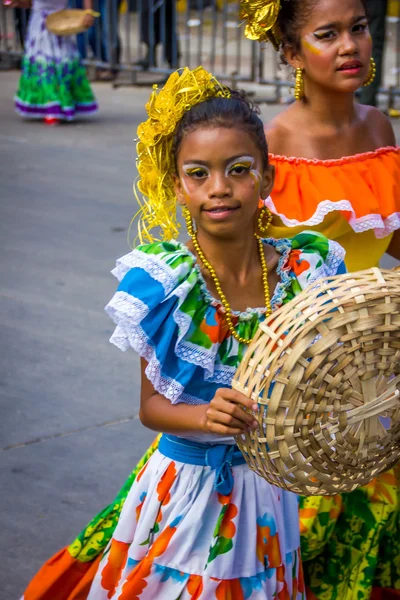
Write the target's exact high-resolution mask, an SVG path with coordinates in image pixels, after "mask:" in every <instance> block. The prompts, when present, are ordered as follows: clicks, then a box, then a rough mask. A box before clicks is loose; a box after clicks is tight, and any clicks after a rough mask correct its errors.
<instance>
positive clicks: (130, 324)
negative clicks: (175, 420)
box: [105, 286, 235, 404]
mask: <svg viewBox="0 0 400 600" xmlns="http://www.w3.org/2000/svg"><path fill="white" fill-rule="evenodd" d="M186 287H187V286H186ZM183 297H186V294H185V295H184V296H183ZM149 310H150V309H149V307H148V306H147V305H146V304H144V302H142V301H141V300H139V299H138V298H136V297H134V296H131V295H130V294H129V293H127V292H123V291H117V292H116V293H115V294H114V296H113V298H112V299H111V300H110V302H109V303H108V304H107V306H106V308H105V311H106V313H107V314H108V315H109V316H110V317H111V319H112V320H113V321H114V323H115V324H116V328H115V330H114V333H113V334H112V336H111V338H110V342H111V343H112V344H114V345H115V346H117V348H119V349H120V350H122V351H123V352H125V351H126V350H128V349H129V348H133V350H135V352H137V353H138V354H139V355H140V356H142V357H143V358H144V359H146V361H147V362H148V366H147V369H146V375H147V377H148V379H149V381H151V383H152V384H153V386H154V388H155V389H156V390H157V392H159V393H160V394H162V395H163V396H165V397H166V398H168V400H170V401H171V402H172V404H175V403H177V402H187V403H189V404H202V403H204V402H205V401H204V400H202V399H200V398H196V397H194V396H190V395H188V394H186V393H183V390H184V388H183V386H182V384H180V383H179V382H178V381H176V380H174V379H171V378H168V377H166V376H165V375H163V374H162V372H161V370H162V369H161V365H160V362H159V360H158V359H157V356H156V352H155V349H154V347H153V345H152V343H151V341H150V340H149V338H148V336H147V335H146V334H145V332H144V331H143V329H142V327H141V326H140V323H141V321H142V320H143V319H144V318H145V317H146V316H147V315H148V314H149ZM173 318H174V321H175V322H176V324H177V325H178V327H182V329H180V330H179V337H178V340H177V344H176V348H175V352H176V354H177V356H178V358H180V359H182V360H185V361H187V362H189V363H191V364H193V365H195V366H200V367H202V368H203V369H204V371H205V381H210V382H213V383H217V384H224V385H230V383H231V381H232V378H233V375H234V373H235V370H234V369H233V368H231V367H226V366H225V365H222V366H221V367H218V366H217V365H215V362H214V361H215V356H216V353H217V349H218V348H217V346H216V345H213V346H212V350H213V351H212V352H208V353H207V350H204V352H203V351H202V350H201V349H199V348H198V347H196V346H194V345H192V344H190V343H189V342H185V340H184V337H185V335H186V333H187V331H188V329H189V326H190V323H191V319H190V317H189V316H188V315H185V313H183V312H181V311H180V310H179V307H178V308H176V309H175V310H174V311H173Z"/></svg>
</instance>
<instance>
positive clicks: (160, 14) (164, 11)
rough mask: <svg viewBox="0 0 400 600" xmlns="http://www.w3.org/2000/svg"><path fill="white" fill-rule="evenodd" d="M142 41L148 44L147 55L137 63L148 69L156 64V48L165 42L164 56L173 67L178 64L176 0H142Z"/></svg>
mask: <svg viewBox="0 0 400 600" xmlns="http://www.w3.org/2000/svg"><path fill="white" fill-rule="evenodd" d="M140 41H141V42H143V43H144V44H145V45H146V56H145V57H144V58H143V59H142V60H139V61H138V62H137V63H135V64H136V65H138V66H140V67H142V68H143V69H148V68H149V67H151V66H157V65H156V48H157V46H158V44H163V46H164V51H163V56H164V58H165V60H166V62H167V63H168V65H169V66H170V67H171V69H175V68H177V66H178V57H179V48H178V35H177V28H176V1H175V0H142V3H141V12H140Z"/></svg>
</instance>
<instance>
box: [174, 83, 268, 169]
mask: <svg viewBox="0 0 400 600" xmlns="http://www.w3.org/2000/svg"><path fill="white" fill-rule="evenodd" d="M230 92H231V97H230V98H223V97H219V96H214V97H213V98H210V99H209V100H205V101H204V102H200V103H199V104H196V105H195V106H193V107H192V108H191V109H190V110H188V111H187V112H185V113H184V115H183V117H182V119H181V120H180V121H179V123H178V126H177V128H176V131H175V136H174V141H173V145H172V151H173V155H174V157H175V162H176V158H177V156H178V153H179V150H180V147H181V144H182V139H183V136H184V135H185V133H189V132H190V131H193V130H194V129H197V128H198V127H201V126H207V127H227V128H235V129H238V128H239V129H242V130H245V131H247V132H248V133H249V134H250V135H251V137H252V138H253V140H254V142H255V144H256V145H257V147H258V149H259V150H260V152H261V155H262V158H263V166H264V168H265V167H267V166H268V146H267V140H266V137H265V132H264V125H263V122H262V121H261V119H260V117H259V116H258V115H259V113H260V110H259V108H258V106H255V105H253V104H252V103H251V102H249V100H247V98H245V97H244V95H243V94H242V93H240V92H238V91H236V90H230Z"/></svg>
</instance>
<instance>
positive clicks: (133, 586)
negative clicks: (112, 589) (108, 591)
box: [119, 557, 151, 600]
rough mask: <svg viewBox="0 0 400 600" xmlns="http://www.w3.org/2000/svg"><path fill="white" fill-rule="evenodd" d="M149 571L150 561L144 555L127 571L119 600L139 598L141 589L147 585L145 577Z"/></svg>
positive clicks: (138, 599) (135, 599)
mask: <svg viewBox="0 0 400 600" xmlns="http://www.w3.org/2000/svg"><path fill="white" fill-rule="evenodd" d="M150 573H151V562H150V561H149V560H148V558H147V557H146V558H144V559H143V560H141V561H140V563H139V564H138V565H136V567H135V568H134V569H133V570H132V571H131V572H130V573H129V575H128V577H127V578H126V581H125V583H124V585H123V586H122V592H121V595H120V597H119V600H140V596H141V595H142V592H143V590H144V589H145V587H147V581H146V578H147V577H149V575H150Z"/></svg>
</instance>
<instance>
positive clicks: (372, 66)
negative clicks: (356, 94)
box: [363, 56, 376, 87]
mask: <svg viewBox="0 0 400 600" xmlns="http://www.w3.org/2000/svg"><path fill="white" fill-rule="evenodd" d="M375 77H376V62H375V60H374V59H373V58H372V56H371V58H370V67H369V73H368V77H367V79H366V80H365V81H364V83H363V86H364V87H367V85H371V83H372V82H373V81H374V79H375Z"/></svg>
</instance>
